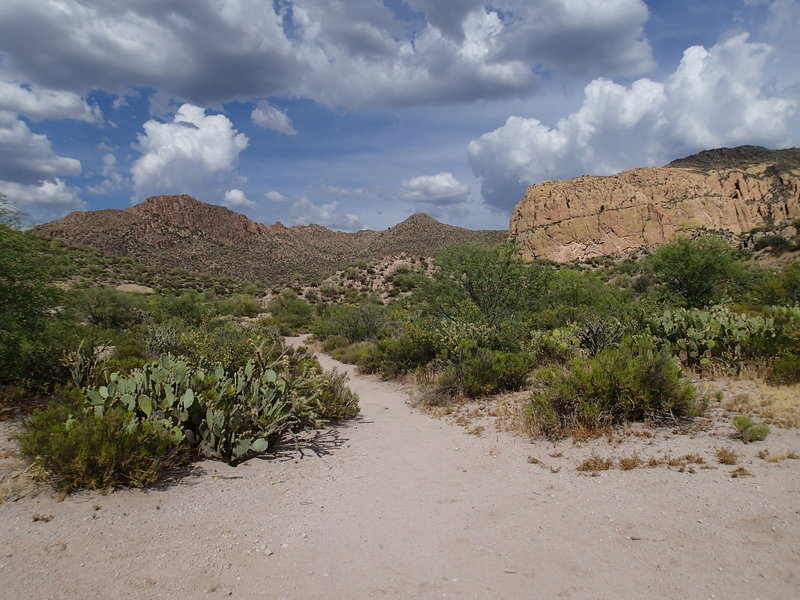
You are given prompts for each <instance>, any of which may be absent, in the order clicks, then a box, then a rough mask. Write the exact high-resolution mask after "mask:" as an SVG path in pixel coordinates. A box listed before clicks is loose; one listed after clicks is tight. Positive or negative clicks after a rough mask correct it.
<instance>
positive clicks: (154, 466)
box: [19, 404, 186, 492]
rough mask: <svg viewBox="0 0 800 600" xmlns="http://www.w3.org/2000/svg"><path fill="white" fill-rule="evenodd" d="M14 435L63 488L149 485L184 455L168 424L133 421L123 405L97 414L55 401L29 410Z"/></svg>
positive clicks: (34, 459)
mask: <svg viewBox="0 0 800 600" xmlns="http://www.w3.org/2000/svg"><path fill="white" fill-rule="evenodd" d="M19 441H20V448H21V453H22V455H23V456H25V457H26V458H27V459H28V460H30V461H32V462H33V463H34V464H36V465H37V466H39V467H41V468H43V469H44V470H46V472H47V473H49V474H51V475H52V476H53V478H54V481H55V483H56V485H57V486H58V488H59V489H61V490H64V491H67V492H69V491H73V490H76V489H80V488H109V487H113V486H118V485H122V486H133V487H140V486H146V485H150V484H152V483H154V482H155V481H156V480H158V478H159V477H160V476H161V475H162V474H163V473H164V472H165V471H167V470H169V469H172V468H174V467H175V466H176V465H178V464H180V463H182V462H184V460H185V459H186V453H185V452H183V451H182V447H181V444H180V442H179V440H177V439H176V437H175V436H174V435H173V433H172V432H171V431H170V430H169V429H168V428H166V427H164V425H162V424H161V423H156V422H143V421H139V420H137V419H136V417H135V416H134V415H133V414H132V413H130V412H129V411H127V410H125V409H123V408H115V409H112V410H109V411H107V412H105V413H104V414H103V415H102V416H101V415H97V414H95V412H94V411H91V410H88V411H87V410H85V409H83V408H82V407H76V406H69V405H66V404H57V405H55V406H52V407H50V408H48V409H46V410H43V411H37V412H35V413H34V414H33V416H32V417H31V419H30V421H29V422H28V424H27V426H26V430H25V432H24V433H23V434H21V435H20V437H19Z"/></svg>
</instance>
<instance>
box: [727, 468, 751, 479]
mask: <svg viewBox="0 0 800 600" xmlns="http://www.w3.org/2000/svg"><path fill="white" fill-rule="evenodd" d="M752 476H753V474H752V473H751V472H750V471H748V470H747V469H745V468H744V467H736V468H735V469H734V470H733V471H731V477H734V478H736V477H752Z"/></svg>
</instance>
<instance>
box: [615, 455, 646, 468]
mask: <svg viewBox="0 0 800 600" xmlns="http://www.w3.org/2000/svg"><path fill="white" fill-rule="evenodd" d="M641 465H642V459H641V458H640V457H639V455H638V454H636V453H635V452H634V453H633V454H632V455H631V456H623V457H622V458H620V459H619V468H620V469H622V470H623V471H630V470H631V469H635V468H636V467H639V466H641Z"/></svg>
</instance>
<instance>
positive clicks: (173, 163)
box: [131, 104, 248, 199]
mask: <svg viewBox="0 0 800 600" xmlns="http://www.w3.org/2000/svg"><path fill="white" fill-rule="evenodd" d="M143 129H144V133H142V134H139V135H138V136H137V137H138V144H137V149H138V150H139V151H140V152H141V153H142V155H141V156H140V157H139V158H138V159H137V160H136V161H135V162H134V163H133V166H132V167H131V175H132V177H133V187H134V192H135V196H134V197H135V199H141V198H142V197H144V196H145V195H147V194H151V193H154V194H172V193H195V194H201V192H202V191H204V190H207V189H208V186H209V185H210V184H211V183H212V182H213V177H214V176H215V175H221V174H225V173H227V172H229V171H230V170H231V169H232V168H233V167H234V166H235V164H236V162H237V160H238V158H239V154H240V153H241V152H242V151H243V150H244V149H245V148H247V144H248V139H247V136H246V135H244V134H243V133H239V132H237V131H236V130H235V129H234V128H233V123H231V121H230V120H229V119H228V118H227V117H226V116H225V115H207V114H206V111H205V110H203V109H202V108H199V107H197V106H194V105H191V104H184V105H183V106H181V107H180V108H179V109H178V111H177V112H176V113H175V115H174V117H173V119H172V121H170V122H166V123H162V122H160V121H156V120H152V119H151V120H149V121H147V122H146V123H145V124H144V125H143Z"/></svg>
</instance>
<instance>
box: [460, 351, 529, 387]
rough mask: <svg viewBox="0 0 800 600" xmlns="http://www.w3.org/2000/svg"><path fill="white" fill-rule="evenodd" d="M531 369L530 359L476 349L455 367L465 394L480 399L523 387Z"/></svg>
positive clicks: (517, 355)
mask: <svg viewBox="0 0 800 600" xmlns="http://www.w3.org/2000/svg"><path fill="white" fill-rule="evenodd" d="M532 367H533V361H532V359H531V357H530V356H529V355H527V354H524V353H523V354H516V353H510V352H500V351H496V350H479V351H478V352H476V353H475V355H474V356H470V357H469V358H466V359H465V360H463V361H462V362H461V363H459V364H458V365H455V371H456V376H457V378H458V380H459V381H460V384H461V387H462V389H463V392H464V394H465V395H466V396H468V397H469V398H479V397H480V396H483V395H486V394H496V393H498V392H502V391H516V390H519V389H521V388H523V387H524V386H525V383H526V382H527V379H528V373H529V372H530V370H531V368H532Z"/></svg>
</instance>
